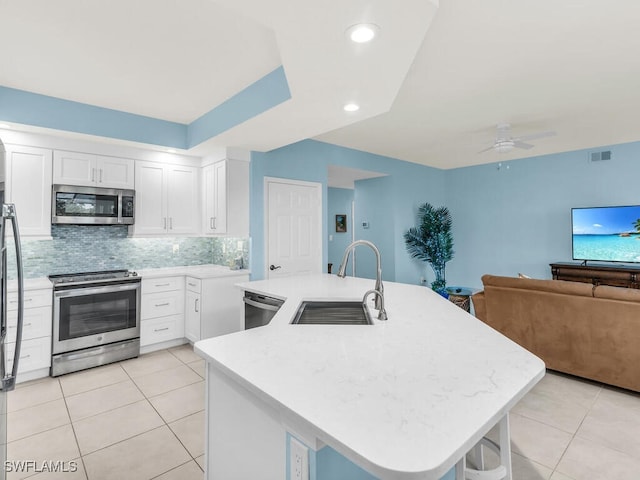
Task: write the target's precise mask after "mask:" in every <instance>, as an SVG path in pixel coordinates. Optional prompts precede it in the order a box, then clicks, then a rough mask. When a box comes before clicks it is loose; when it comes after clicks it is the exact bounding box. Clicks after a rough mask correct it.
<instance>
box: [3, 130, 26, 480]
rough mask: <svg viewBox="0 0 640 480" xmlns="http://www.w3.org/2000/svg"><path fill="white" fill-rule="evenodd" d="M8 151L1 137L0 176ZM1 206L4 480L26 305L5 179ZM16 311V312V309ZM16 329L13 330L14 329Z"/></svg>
mask: <svg viewBox="0 0 640 480" xmlns="http://www.w3.org/2000/svg"><path fill="white" fill-rule="evenodd" d="M5 166H6V162H5V150H4V145H3V144H2V140H0V168H1V170H0V175H1V179H0V180H4V178H5V172H6V169H5ZM0 206H1V207H2V212H0V213H1V221H0V462H1V463H0V480H5V478H6V472H7V464H6V462H7V418H8V417H7V396H8V392H10V391H11V390H13V389H14V388H15V385H16V376H17V373H18V361H19V359H20V345H21V343H22V321H23V308H24V285H23V278H22V277H23V275H22V252H21V248H20V234H19V230H18V219H17V216H16V208H15V205H12V204H6V203H4V182H2V183H1V186H0ZM7 242H9V243H13V247H14V248H13V249H12V251H13V252H15V253H11V257H13V256H14V254H15V259H14V258H7V250H8V248H7V247H8V245H7ZM8 262H11V263H13V262H15V267H16V279H15V280H8V278H7V263H8ZM14 281H15V282H16V283H17V294H18V296H17V301H18V310H17V317H15V318H11V319H9V317H7V288H8V285H9V283H13V282H14ZM12 314H13V312H12ZM14 320H15V321H16V325H15V326H16V328H15V331H16V334H15V337H13V335H7V331H8V329H7V325H8V323H9V322H11V323H13V322H14ZM11 330H13V329H11ZM13 342H15V350H14V354H13V365H12V366H11V370H10V371H9V370H8V369H7V365H9V364H10V360H9V359H8V358H7V344H8V343H13Z"/></svg>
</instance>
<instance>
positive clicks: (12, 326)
mask: <svg viewBox="0 0 640 480" xmlns="http://www.w3.org/2000/svg"><path fill="white" fill-rule="evenodd" d="M30 326H31V324H30V323H25V324H24V325H22V327H23V328H26V327H30ZM7 328H18V326H17V325H9V326H8V327H7Z"/></svg>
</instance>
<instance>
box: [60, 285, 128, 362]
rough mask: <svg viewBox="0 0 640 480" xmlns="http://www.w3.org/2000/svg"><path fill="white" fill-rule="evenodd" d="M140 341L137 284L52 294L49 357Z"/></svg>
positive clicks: (70, 290) (88, 288) (80, 289)
mask: <svg viewBox="0 0 640 480" xmlns="http://www.w3.org/2000/svg"><path fill="white" fill-rule="evenodd" d="M139 337H140V282H128V283H122V284H115V285H114V284H110V285H101V286H88V287H85V288H78V287H71V288H67V289H63V290H55V291H54V293H53V345H52V349H53V353H54V354H56V353H64V352H70V351H73V350H78V349H81V348H89V347H95V346H97V345H104V344H107V343H113V342H118V341H121V340H128V339H132V338H139Z"/></svg>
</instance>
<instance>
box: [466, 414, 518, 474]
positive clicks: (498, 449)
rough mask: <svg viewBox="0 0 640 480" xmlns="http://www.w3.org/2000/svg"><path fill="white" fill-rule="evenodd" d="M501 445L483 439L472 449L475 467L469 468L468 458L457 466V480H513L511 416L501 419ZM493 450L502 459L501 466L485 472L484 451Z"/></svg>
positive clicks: (506, 415) (507, 415)
mask: <svg viewBox="0 0 640 480" xmlns="http://www.w3.org/2000/svg"><path fill="white" fill-rule="evenodd" d="M498 424H499V435H500V440H499V443H495V442H494V441H493V440H490V439H488V438H487V437H483V438H482V439H481V440H480V441H479V442H478V443H477V444H476V445H475V446H474V447H473V448H472V449H471V452H470V454H471V457H472V459H473V467H474V468H471V467H468V466H467V459H466V456H465V457H463V458H462V459H461V460H460V461H459V462H458V463H457V464H456V480H513V476H512V471H511V435H510V433H509V414H508V413H507V414H505V416H504V417H502V418H501V419H500V421H499V422H498ZM485 448H489V449H490V450H493V451H494V452H495V453H496V454H497V455H498V456H499V457H500V465H498V466H497V467H495V468H492V469H490V470H485V464H484V449H485Z"/></svg>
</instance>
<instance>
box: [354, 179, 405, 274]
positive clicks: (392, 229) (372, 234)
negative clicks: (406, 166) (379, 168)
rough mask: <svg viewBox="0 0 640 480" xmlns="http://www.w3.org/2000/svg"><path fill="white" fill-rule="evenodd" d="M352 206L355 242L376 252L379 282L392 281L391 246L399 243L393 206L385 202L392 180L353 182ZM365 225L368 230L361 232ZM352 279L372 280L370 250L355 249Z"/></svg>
mask: <svg viewBox="0 0 640 480" xmlns="http://www.w3.org/2000/svg"><path fill="white" fill-rule="evenodd" d="M355 187H356V188H355V205H356V226H355V231H356V238H357V239H363V240H369V241H371V242H373V243H374V244H375V246H376V247H378V249H379V250H380V252H385V254H384V255H381V263H382V278H383V279H384V280H389V281H394V280H395V276H396V269H395V242H396V241H398V242H401V241H402V237H401V236H398V235H397V233H398V232H397V231H396V223H395V217H394V214H393V213H394V212H393V209H394V202H391V201H388V198H387V196H388V192H390V191H391V190H392V188H393V178H392V177H391V176H388V177H378V178H370V179H368V180H359V181H357V182H355ZM364 222H367V223H368V225H369V227H368V228H364V227H363V225H362V224H363V223H364ZM356 258H357V259H356V276H358V277H364V278H376V273H377V272H376V259H375V255H374V253H373V252H372V251H371V249H369V248H367V247H358V249H357V250H356Z"/></svg>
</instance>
